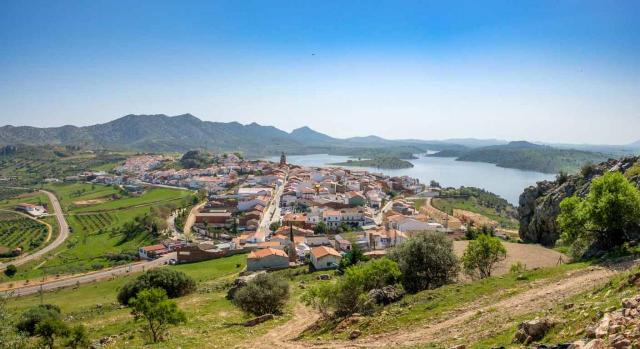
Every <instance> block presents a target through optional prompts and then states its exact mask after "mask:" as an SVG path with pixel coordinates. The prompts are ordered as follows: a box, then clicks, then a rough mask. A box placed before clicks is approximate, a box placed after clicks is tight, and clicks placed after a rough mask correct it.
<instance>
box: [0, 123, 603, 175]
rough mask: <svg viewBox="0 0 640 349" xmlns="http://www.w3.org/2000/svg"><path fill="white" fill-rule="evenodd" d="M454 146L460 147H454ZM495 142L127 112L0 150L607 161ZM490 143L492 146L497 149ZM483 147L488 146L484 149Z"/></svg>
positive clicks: (6, 141)
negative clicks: (335, 132)
mask: <svg viewBox="0 0 640 349" xmlns="http://www.w3.org/2000/svg"><path fill="white" fill-rule="evenodd" d="M453 142H460V143H464V144H457V143H453ZM503 142H504V141H500V140H491V139H489V140H481V139H473V138H466V139H457V140H444V141H442V140H440V141H429V140H416V139H408V140H389V139H384V138H381V137H378V136H373V135H372V136H366V137H352V138H334V137H331V136H329V135H326V134H323V133H320V132H317V131H314V130H312V129H311V128H309V127H301V128H298V129H296V130H293V131H292V132H291V133H288V132H285V131H283V130H280V129H278V128H276V127H273V126H264V125H259V124H257V123H251V124H248V125H242V124H240V123H238V122H211V121H202V120H200V119H198V118H197V117H195V116H193V115H191V114H183V115H178V116H167V115H162V114H160V115H127V116H124V117H121V118H119V119H116V120H113V121H110V122H107V123H104V124H97V125H92V126H84V127H76V126H70V125H66V126H60V127H49V128H37V127H30V126H20V127H14V126H3V127H0V145H14V144H25V145H35V146H43V145H54V146H57V145H63V146H67V145H69V146H79V147H81V148H83V149H94V150H101V149H109V150H127V151H128V150H133V151H144V152H183V153H184V152H186V151H189V150H196V149H204V150H209V151H217V152H235V151H240V152H243V153H244V154H245V155H246V156H248V157H252V158H257V157H263V156H270V155H277V154H280V152H285V153H287V154H325V153H326V154H333V155H347V156H351V157H355V158H359V159H374V158H380V157H385V158H398V159H412V158H414V154H421V153H425V152H426V151H427V150H432V151H439V153H437V154H435V155H433V156H446V157H456V158H458V160H465V161H479V162H489V163H493V164H496V165H498V166H502V167H512V168H519V169H525V170H534V171H541V172H549V173H552V172H557V171H560V170H565V171H574V170H575V169H577V168H579V167H580V166H581V165H582V164H583V163H585V162H589V161H591V162H599V161H602V160H604V159H606V156H605V155H603V154H601V153H597V152H589V151H586V150H575V149H559V148H556V147H551V146H547V145H538V144H533V143H529V142H524V141H520V142H510V143H507V144H503ZM496 143H497V144H496ZM486 144H490V145H488V146H486Z"/></svg>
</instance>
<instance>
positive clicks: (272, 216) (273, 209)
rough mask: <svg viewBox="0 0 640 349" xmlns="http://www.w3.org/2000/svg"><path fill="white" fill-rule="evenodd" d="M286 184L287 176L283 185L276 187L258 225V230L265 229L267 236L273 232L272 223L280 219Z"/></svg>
mask: <svg viewBox="0 0 640 349" xmlns="http://www.w3.org/2000/svg"><path fill="white" fill-rule="evenodd" d="M287 175H288V174H287ZM286 184H287V178H286V177H285V181H284V182H283V183H282V185H281V186H279V187H277V188H276V191H275V193H274V194H273V197H272V198H271V201H270V202H269V207H267V209H266V210H265V211H264V214H263V215H262V220H261V221H260V225H259V226H258V231H261V230H262V231H264V233H265V234H264V235H265V236H269V235H270V234H271V230H270V229H269V226H270V225H271V223H272V222H277V221H278V220H279V219H280V212H279V208H280V197H281V196H282V193H283V192H284V187H285V186H286ZM276 214H277V216H276Z"/></svg>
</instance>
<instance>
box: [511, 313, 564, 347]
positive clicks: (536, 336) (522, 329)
mask: <svg viewBox="0 0 640 349" xmlns="http://www.w3.org/2000/svg"><path fill="white" fill-rule="evenodd" d="M553 324H554V323H553V321H551V320H549V319H535V320H531V321H525V322H522V323H520V325H518V331H516V334H515V336H514V338H513V341H514V342H516V343H523V344H525V345H527V344H530V343H531V342H533V341H537V340H540V339H542V338H543V337H544V335H545V334H547V332H548V331H549V330H550V329H551V327H553Z"/></svg>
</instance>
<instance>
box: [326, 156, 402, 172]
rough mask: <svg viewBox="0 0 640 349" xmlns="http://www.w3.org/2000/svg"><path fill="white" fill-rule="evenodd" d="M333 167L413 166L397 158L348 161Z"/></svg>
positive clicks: (385, 167) (391, 167) (392, 167)
mask: <svg viewBox="0 0 640 349" xmlns="http://www.w3.org/2000/svg"><path fill="white" fill-rule="evenodd" d="M331 165H337V166H358V167H375V168H382V169H401V168H411V167H413V164H412V163H410V162H409V161H407V160H402V159H400V158H397V157H379V158H373V159H365V160H347V161H345V162H337V163H333V164H331Z"/></svg>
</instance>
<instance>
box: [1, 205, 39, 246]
mask: <svg viewBox="0 0 640 349" xmlns="http://www.w3.org/2000/svg"><path fill="white" fill-rule="evenodd" d="M48 234H49V228H48V227H47V226H46V225H45V224H42V223H41V222H38V221H36V220H34V219H30V218H27V217H24V216H22V215H19V214H17V213H12V212H6V211H0V255H1V254H3V253H7V252H10V251H12V250H14V249H15V248H16V247H20V248H21V249H22V251H23V252H29V251H33V250H35V249H38V248H39V247H41V246H42V245H43V244H44V242H45V240H46V238H47V235H48Z"/></svg>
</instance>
